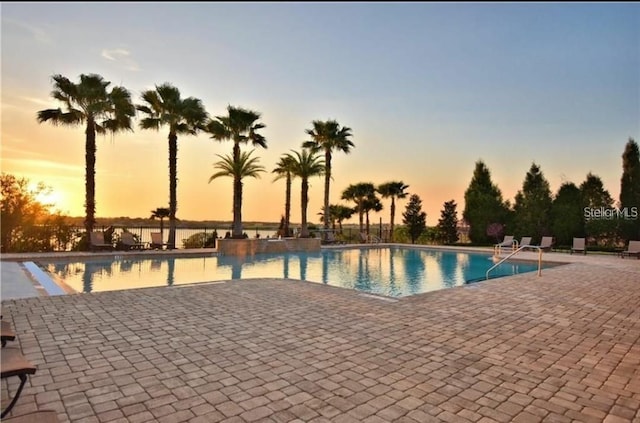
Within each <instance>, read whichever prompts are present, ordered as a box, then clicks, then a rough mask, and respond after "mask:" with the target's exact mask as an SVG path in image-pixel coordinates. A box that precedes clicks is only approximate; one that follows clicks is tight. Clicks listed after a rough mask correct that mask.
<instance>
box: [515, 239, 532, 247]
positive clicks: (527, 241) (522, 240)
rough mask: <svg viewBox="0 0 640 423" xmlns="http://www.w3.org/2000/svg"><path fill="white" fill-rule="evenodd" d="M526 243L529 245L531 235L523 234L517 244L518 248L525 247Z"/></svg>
mask: <svg viewBox="0 0 640 423" xmlns="http://www.w3.org/2000/svg"><path fill="white" fill-rule="evenodd" d="M528 245H531V237H530V236H523V237H522V239H520V244H518V248H522V247H526V246H528Z"/></svg>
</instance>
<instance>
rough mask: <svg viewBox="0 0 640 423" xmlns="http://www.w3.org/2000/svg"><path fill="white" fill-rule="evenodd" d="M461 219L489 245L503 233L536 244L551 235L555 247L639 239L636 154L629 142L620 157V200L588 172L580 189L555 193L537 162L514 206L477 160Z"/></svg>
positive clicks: (639, 160)
mask: <svg viewBox="0 0 640 423" xmlns="http://www.w3.org/2000/svg"><path fill="white" fill-rule="evenodd" d="M464 199H465V208H464V211H463V217H464V219H465V220H466V222H467V223H468V224H469V226H470V229H469V238H470V240H471V242H473V243H475V244H490V243H496V242H499V241H500V240H502V238H503V237H504V235H514V236H515V237H516V239H519V238H521V237H523V236H531V237H532V238H533V242H534V243H538V242H539V241H540V239H541V238H542V237H543V236H552V237H554V239H555V244H556V245H559V246H568V245H571V243H572V240H573V238H574V237H579V238H586V239H587V242H588V243H589V244H590V245H593V246H602V247H615V246H619V245H621V244H625V243H627V242H628V241H629V240H640V215H639V214H640V154H639V151H638V144H637V143H636V142H635V140H634V139H633V138H629V141H628V142H627V144H626V146H625V149H624V152H623V154H622V176H621V179H620V198H619V199H618V201H617V202H616V201H614V199H613V198H612V197H611V194H610V193H609V192H608V191H607V189H606V188H605V187H604V185H603V183H602V180H601V179H600V177H598V176H597V175H594V174H593V173H591V172H589V173H588V174H587V175H586V178H585V180H584V181H582V182H581V183H580V185H576V184H575V183H573V182H564V183H563V184H562V185H561V186H560V187H559V189H558V191H557V192H556V193H555V194H554V193H552V192H551V189H550V186H549V182H548V181H547V180H546V178H545V177H544V173H543V172H542V169H541V168H540V166H538V165H537V164H536V163H535V162H534V163H533V164H532V165H531V168H530V169H529V171H528V172H527V173H526V175H525V178H524V181H523V183H522V189H520V190H519V191H518V192H517V193H516V195H515V198H514V202H513V204H511V203H510V202H509V201H508V200H504V199H503V197H502V192H501V191H500V188H498V186H497V185H496V184H495V183H493V181H492V180H491V173H490V171H489V169H488V168H487V166H486V165H485V163H484V162H483V161H482V160H478V161H477V162H476V166H475V170H474V172H473V177H472V179H471V183H470V184H469V187H468V188H467V190H466V192H465V194H464Z"/></svg>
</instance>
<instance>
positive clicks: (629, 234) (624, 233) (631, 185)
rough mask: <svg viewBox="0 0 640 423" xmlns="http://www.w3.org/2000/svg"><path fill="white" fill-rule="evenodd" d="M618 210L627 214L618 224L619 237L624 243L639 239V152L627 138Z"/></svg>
mask: <svg viewBox="0 0 640 423" xmlns="http://www.w3.org/2000/svg"><path fill="white" fill-rule="evenodd" d="M620 209H621V210H623V211H624V212H626V213H627V216H625V217H624V218H623V219H622V221H621V222H620V237H621V238H622V239H623V240H624V241H625V243H626V242H628V241H629V240H632V239H633V240H635V239H640V218H639V217H640V216H638V213H640V152H639V151H638V144H637V143H636V142H635V141H634V139H633V138H629V141H628V142H627V145H626V147H625V149H624V153H623V154H622V178H621V180H620Z"/></svg>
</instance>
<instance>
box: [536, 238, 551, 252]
mask: <svg viewBox="0 0 640 423" xmlns="http://www.w3.org/2000/svg"><path fill="white" fill-rule="evenodd" d="M552 245H553V237H552V236H543V237H542V240H540V245H539V246H538V247H540V248H542V250H544V251H551V246H552Z"/></svg>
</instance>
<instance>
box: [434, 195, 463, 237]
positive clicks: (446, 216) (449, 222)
mask: <svg viewBox="0 0 640 423" xmlns="http://www.w3.org/2000/svg"><path fill="white" fill-rule="evenodd" d="M457 206H458V205H457V204H456V202H455V200H451V201H447V202H445V203H444V208H443V209H442V211H441V212H440V220H438V226H437V228H438V238H439V239H440V241H441V242H442V243H444V244H455V243H456V242H458V212H457V210H456V207H457Z"/></svg>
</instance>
